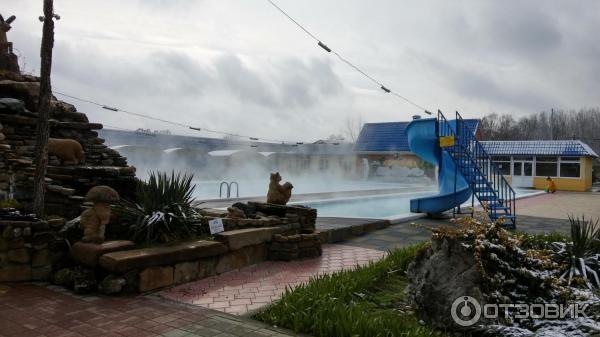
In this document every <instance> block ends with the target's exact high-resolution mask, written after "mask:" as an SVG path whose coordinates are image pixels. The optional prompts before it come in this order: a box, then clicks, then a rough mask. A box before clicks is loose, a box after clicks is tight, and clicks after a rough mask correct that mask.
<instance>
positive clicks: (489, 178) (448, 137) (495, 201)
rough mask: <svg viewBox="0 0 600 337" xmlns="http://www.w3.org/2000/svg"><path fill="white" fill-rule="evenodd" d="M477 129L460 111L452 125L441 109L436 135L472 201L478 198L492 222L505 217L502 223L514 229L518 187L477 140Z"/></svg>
mask: <svg viewBox="0 0 600 337" xmlns="http://www.w3.org/2000/svg"><path fill="white" fill-rule="evenodd" d="M474 131H475V130H472V129H470V128H469V126H468V124H467V123H465V122H464V121H463V118H462V116H461V115H460V114H459V113H458V111H457V112H456V119H455V125H454V127H453V126H452V124H451V123H450V122H448V120H447V119H446V117H445V116H444V114H443V113H442V112H441V111H440V110H438V117H437V123H436V135H437V137H438V139H440V145H441V146H443V148H442V149H443V150H446V151H448V153H450V155H451V156H452V158H453V159H454V163H455V165H456V167H457V171H460V173H462V175H463V176H464V178H465V180H466V181H467V183H468V184H469V186H470V187H471V191H472V197H471V198H472V204H474V202H475V198H477V200H479V202H480V203H481V205H483V206H484V209H485V210H486V212H487V214H488V216H489V217H490V219H491V220H492V221H497V220H499V219H504V222H503V225H504V226H505V227H507V228H512V229H514V228H516V225H517V217H516V203H515V197H516V196H515V190H514V189H513V188H512V187H511V186H510V184H509V183H508V181H507V180H506V178H504V175H503V174H502V172H501V171H500V169H499V168H498V166H496V164H495V163H494V162H493V161H492V158H491V157H490V156H489V155H488V154H487V152H486V151H485V149H484V148H483V146H482V145H481V143H480V142H479V141H478V140H477V138H476V136H475V133H474ZM455 182H456V178H455ZM455 190H456V183H455ZM457 206H459V205H457Z"/></svg>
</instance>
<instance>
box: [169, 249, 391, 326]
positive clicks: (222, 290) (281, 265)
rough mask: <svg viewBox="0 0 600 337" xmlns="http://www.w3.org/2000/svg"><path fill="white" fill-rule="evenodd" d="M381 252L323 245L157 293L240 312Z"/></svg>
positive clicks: (379, 254) (373, 258) (372, 258)
mask: <svg viewBox="0 0 600 337" xmlns="http://www.w3.org/2000/svg"><path fill="white" fill-rule="evenodd" d="M384 255H385V252H382V251H379V250H373V249H367V248H362V247H352V246H345V245H324V246H323V256H321V257H320V258H316V259H308V260H302V261H292V262H264V263H261V264H258V265H253V266H249V267H245V268H242V269H239V270H236V271H231V272H228V273H224V274H221V275H217V276H213V277H210V278H206V279H202V280H199V281H195V282H190V283H186V284H182V285H180V286H177V287H174V288H171V289H168V290H165V291H162V292H160V293H159V295H160V296H162V297H164V298H168V299H171V300H175V301H178V302H183V303H188V304H193V305H198V306H202V307H206V308H210V309H214V310H218V311H223V312H226V313H230V314H234V315H241V314H246V313H248V312H249V311H254V310H256V309H258V308H260V307H263V306H265V305H267V304H269V303H271V302H272V301H274V300H277V299H279V298H280V296H281V294H282V293H283V292H284V291H285V289H286V287H294V286H297V285H299V284H300V283H303V282H307V281H308V280H309V279H310V278H311V277H312V276H315V275H317V274H328V273H333V272H336V271H340V270H342V269H349V268H353V267H355V266H356V265H357V264H358V265H364V264H367V263H368V262H369V261H376V260H379V259H381V258H382V257H383V256H384Z"/></svg>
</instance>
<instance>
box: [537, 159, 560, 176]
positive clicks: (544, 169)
mask: <svg viewBox="0 0 600 337" xmlns="http://www.w3.org/2000/svg"><path fill="white" fill-rule="evenodd" d="M535 175H536V176H538V177H557V176H558V158H556V157H537V158H536V163H535Z"/></svg>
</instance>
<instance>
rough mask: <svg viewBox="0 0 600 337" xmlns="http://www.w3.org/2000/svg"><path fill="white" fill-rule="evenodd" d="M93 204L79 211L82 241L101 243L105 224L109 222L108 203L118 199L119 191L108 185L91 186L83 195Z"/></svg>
mask: <svg viewBox="0 0 600 337" xmlns="http://www.w3.org/2000/svg"><path fill="white" fill-rule="evenodd" d="M85 200H86V201H91V202H92V203H93V206H92V207H91V208H88V209H86V210H85V211H83V213H81V217H80V223H81V226H82V227H83V239H82V241H83V242H93V243H102V242H104V232H105V230H106V225H107V224H108V223H109V222H110V204H111V203H113V202H116V201H119V193H117V191H115V190H114V189H112V188H110V187H108V186H95V187H92V188H91V189H90V190H89V191H88V193H87V194H86V195H85Z"/></svg>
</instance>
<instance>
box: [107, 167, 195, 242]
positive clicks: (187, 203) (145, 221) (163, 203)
mask: <svg viewBox="0 0 600 337" xmlns="http://www.w3.org/2000/svg"><path fill="white" fill-rule="evenodd" d="M149 175H150V176H149V178H148V181H147V182H144V181H139V182H138V184H137V188H136V200H135V201H130V200H122V201H121V202H119V204H118V205H117V206H116V208H115V213H116V214H117V215H119V216H120V218H121V219H122V220H123V221H125V222H127V223H129V224H130V225H131V232H132V233H131V236H132V239H133V240H134V241H136V242H144V243H156V242H161V243H166V242H172V241H179V240H183V239H186V238H189V237H191V236H194V235H197V234H201V228H200V223H199V222H198V221H197V220H198V218H199V214H198V213H197V212H196V210H195V209H194V208H193V207H192V205H191V204H192V202H193V201H194V198H193V193H194V188H195V186H194V185H192V179H193V175H191V174H190V175H188V174H183V175H182V174H180V173H177V174H175V172H174V171H173V172H171V174H170V175H168V174H167V173H165V172H150V173H149Z"/></svg>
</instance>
